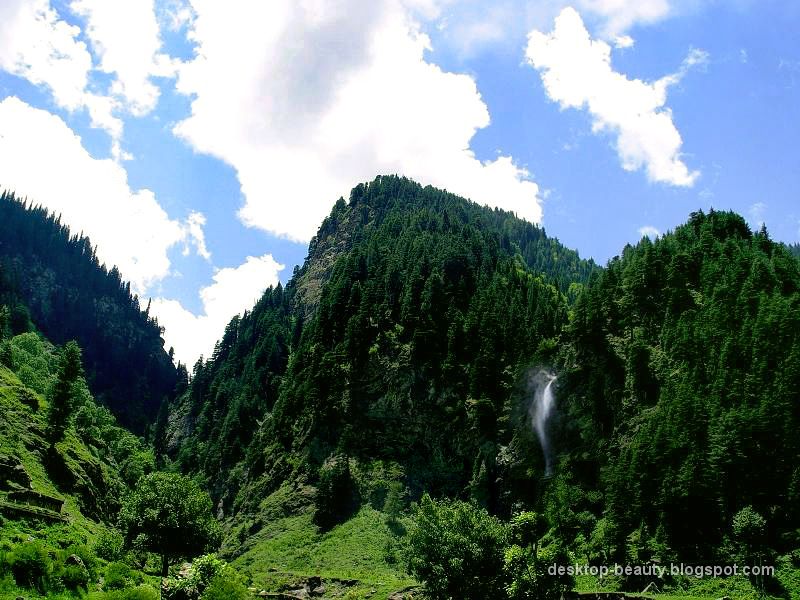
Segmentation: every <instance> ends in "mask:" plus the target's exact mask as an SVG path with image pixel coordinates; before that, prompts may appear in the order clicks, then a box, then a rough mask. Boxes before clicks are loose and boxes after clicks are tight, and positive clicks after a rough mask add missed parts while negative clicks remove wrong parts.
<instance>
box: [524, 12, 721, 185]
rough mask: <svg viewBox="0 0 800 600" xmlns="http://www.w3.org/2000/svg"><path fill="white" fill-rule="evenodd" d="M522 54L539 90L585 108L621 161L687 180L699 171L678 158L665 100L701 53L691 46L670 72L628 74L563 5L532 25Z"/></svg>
mask: <svg viewBox="0 0 800 600" xmlns="http://www.w3.org/2000/svg"><path fill="white" fill-rule="evenodd" d="M526 57H527V60H528V62H529V64H530V65H531V66H533V67H534V68H535V69H537V70H538V71H539V74H540V76H541V79H542V83H543V85H544V89H545V92H546V93H547V95H548V97H549V98H550V99H551V100H553V101H554V102H558V104H559V105H560V107H561V108H562V109H566V108H574V109H581V110H586V111H588V113H589V114H590V115H591V117H592V121H593V122H592V129H593V131H594V132H596V133H599V132H607V133H610V134H612V135H613V136H614V137H615V145H616V150H617V153H618V155H619V158H620V161H621V163H622V167H623V168H624V169H625V170H627V171H634V170H638V169H642V168H644V169H645V170H646V173H647V176H648V178H649V179H650V180H651V181H655V182H662V183H667V184H670V185H674V186H684V187H689V186H692V185H693V184H694V182H695V180H696V179H697V177H698V176H699V172H698V171H692V170H690V169H689V167H687V166H686V164H685V163H684V161H683V156H682V154H681V146H682V143H683V141H682V139H681V135H680V133H679V132H678V129H677V127H676V126H675V123H674V122H673V120H672V112H671V110H670V109H669V108H668V107H667V106H666V101H667V90H668V88H669V87H670V86H672V85H674V84H676V83H678V82H679V81H680V80H681V78H682V77H683V76H684V75H685V74H686V73H687V72H688V70H689V69H690V68H692V67H694V66H697V65H700V64H704V63H705V62H706V60H707V55H706V54H705V53H704V52H702V51H700V50H693V51H692V52H691V53H690V54H689V56H688V57H687V58H686V60H685V61H684V63H683V64H682V65H681V67H680V69H679V70H678V71H677V72H676V73H672V74H669V75H667V76H665V77H662V78H661V79H658V80H656V81H653V82H645V81H642V80H639V79H628V77H626V76H625V75H624V74H622V73H619V72H617V71H615V70H614V69H613V68H612V65H611V46H609V44H607V43H606V42H604V41H602V40H596V39H592V37H591V36H590V35H589V32H588V31H587V30H586V27H585V26H584V23H583V20H582V19H581V16H580V15H579V14H578V12H577V11H576V10H574V9H572V8H565V9H564V10H563V11H562V12H561V14H560V15H559V16H558V17H557V18H556V20H555V27H554V29H553V31H552V32H551V33H549V34H546V33H542V32H540V31H535V30H534V31H532V32H531V33H530V35H529V38H528V46H527V50H526Z"/></svg>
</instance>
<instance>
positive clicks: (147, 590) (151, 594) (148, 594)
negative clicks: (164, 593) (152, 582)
mask: <svg viewBox="0 0 800 600" xmlns="http://www.w3.org/2000/svg"><path fill="white" fill-rule="evenodd" d="M120 600H158V592H157V591H156V590H154V589H153V588H151V587H150V586H149V585H139V586H137V587H135V588H131V589H129V590H125V591H124V592H122V596H121V598H120Z"/></svg>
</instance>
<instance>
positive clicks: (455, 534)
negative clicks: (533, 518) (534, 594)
mask: <svg viewBox="0 0 800 600" xmlns="http://www.w3.org/2000/svg"><path fill="white" fill-rule="evenodd" d="M507 539H508V530H507V527H506V526H505V525H504V524H503V523H502V522H501V521H500V520H498V519H497V518H496V517H492V516H491V515H489V514H488V513H487V512H486V511H485V510H484V509H481V508H477V507H475V506H473V505H471V504H468V503H466V502H461V501H446V500H442V501H436V500H433V499H431V498H430V496H428V495H427V494H426V495H424V496H423V497H422V500H421V501H420V503H419V506H418V508H417V511H416V522H415V525H414V528H413V529H412V531H411V534H410V538H409V544H410V552H411V554H410V561H409V568H410V570H411V573H412V574H413V575H414V576H415V577H416V578H417V579H419V580H420V581H424V582H425V589H426V590H427V592H428V594H429V595H430V596H431V597H432V598H434V599H436V600H447V599H450V598H453V599H454V598H460V599H464V600H483V599H485V598H496V597H498V594H499V593H502V590H503V577H504V573H503V571H504V551H505V550H504V549H505V544H506V540H507Z"/></svg>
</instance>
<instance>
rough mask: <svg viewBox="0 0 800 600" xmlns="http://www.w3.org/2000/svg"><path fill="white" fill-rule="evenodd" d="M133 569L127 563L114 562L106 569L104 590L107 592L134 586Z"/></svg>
mask: <svg viewBox="0 0 800 600" xmlns="http://www.w3.org/2000/svg"><path fill="white" fill-rule="evenodd" d="M131 574H132V571H131V568H130V567H129V566H128V565H126V564H125V563H121V562H113V563H111V564H109V565H108V566H107V567H106V574H105V578H104V579H103V581H104V583H103V588H104V589H106V590H122V589H125V588H127V587H130V586H131V585H132V584H133V578H132V576H131Z"/></svg>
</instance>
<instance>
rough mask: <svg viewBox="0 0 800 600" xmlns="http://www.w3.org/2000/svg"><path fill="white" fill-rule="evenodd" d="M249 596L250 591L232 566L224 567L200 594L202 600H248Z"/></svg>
mask: <svg viewBox="0 0 800 600" xmlns="http://www.w3.org/2000/svg"><path fill="white" fill-rule="evenodd" d="M247 598H250V592H248V591H247V588H246V587H245V586H244V584H243V583H242V582H241V581H239V578H238V577H237V576H236V573H235V572H234V571H233V569H230V568H228V569H224V570H223V571H222V573H220V574H219V575H217V576H216V577H214V579H212V580H211V584H210V585H209V586H208V588H206V591H205V592H203V595H202V596H200V599H201V600H247Z"/></svg>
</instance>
